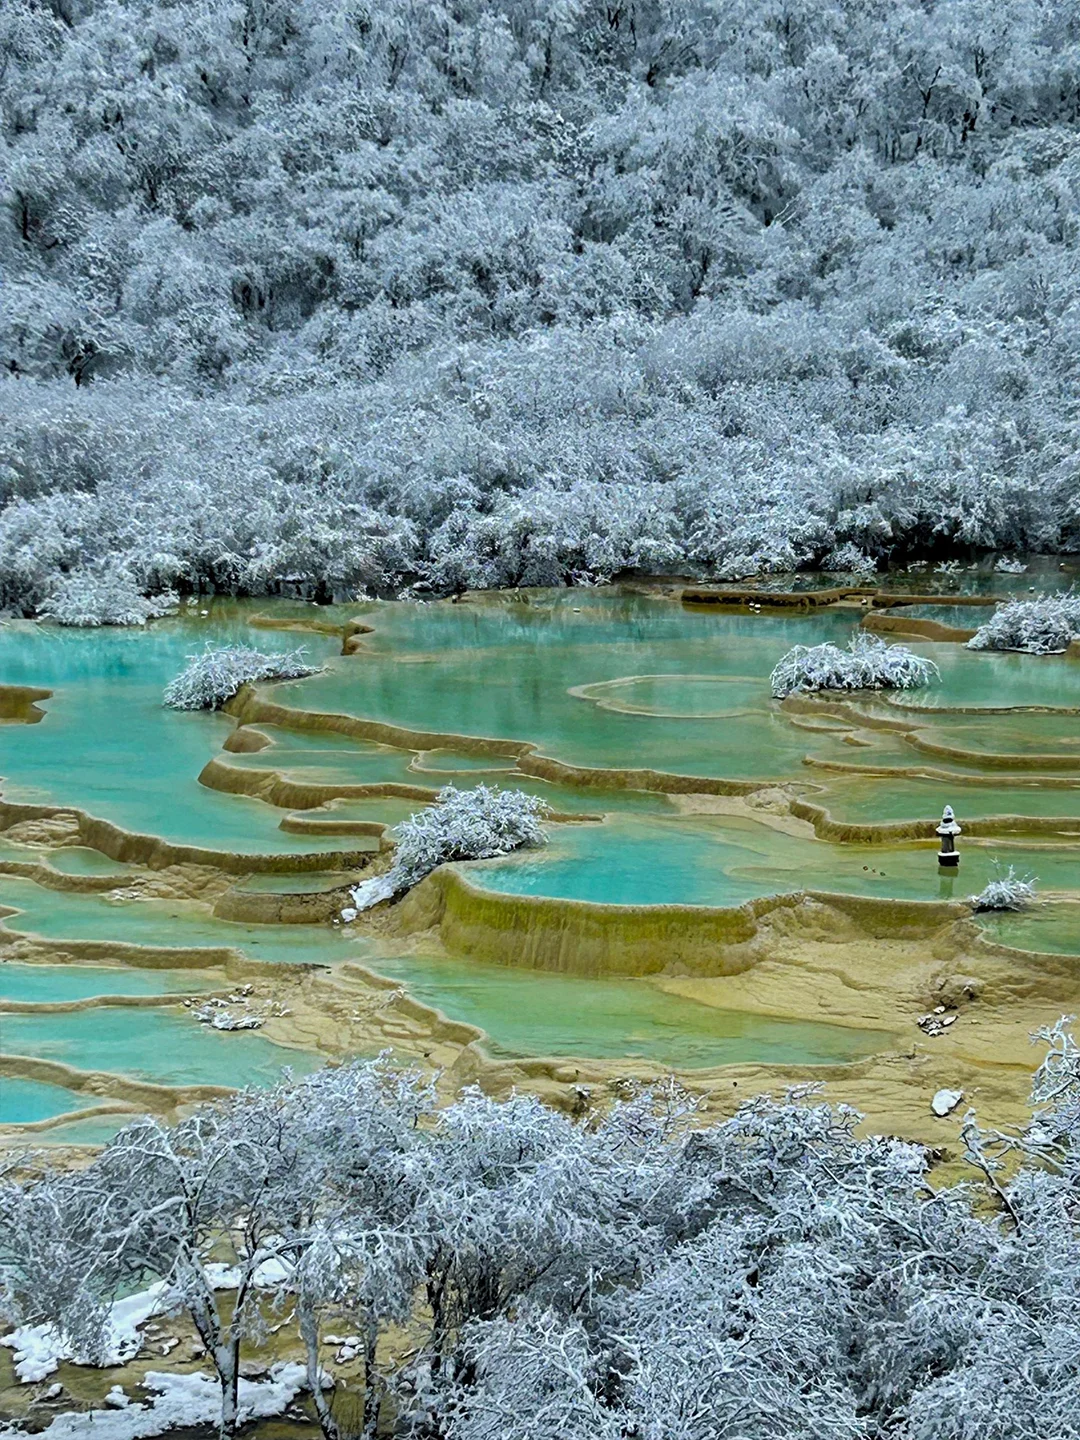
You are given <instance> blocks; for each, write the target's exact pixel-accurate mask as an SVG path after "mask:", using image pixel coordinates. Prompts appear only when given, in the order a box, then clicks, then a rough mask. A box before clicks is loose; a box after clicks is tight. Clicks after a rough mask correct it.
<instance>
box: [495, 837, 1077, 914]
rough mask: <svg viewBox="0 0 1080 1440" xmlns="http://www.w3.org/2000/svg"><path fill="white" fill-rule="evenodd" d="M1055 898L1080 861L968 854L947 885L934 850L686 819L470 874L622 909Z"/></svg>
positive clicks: (1019, 847)
mask: <svg viewBox="0 0 1080 1440" xmlns="http://www.w3.org/2000/svg"><path fill="white" fill-rule="evenodd" d="M1008 865H1014V866H1015V867H1016V869H1017V870H1019V871H1021V872H1023V873H1027V872H1031V873H1034V874H1036V875H1037V876H1038V877H1039V881H1040V885H1041V887H1042V888H1043V889H1046V890H1059V889H1078V890H1080V866H1078V864H1077V857H1076V851H1075V850H1074V849H1071V848H1068V847H1061V848H1056V849H1055V848H1049V847H1044V846H1038V845H1035V844H1029V845H1023V844H1011V843H1010V844H1005V843H998V842H994V844H993V845H981V844H980V845H975V844H969V845H967V846H965V848H964V853H963V858H962V861H961V867H960V873H959V874H958V875H955V876H954V875H945V876H943V875H942V872H941V871H940V870H939V867H938V864H937V858H936V853H935V848H934V846H933V845H929V846H925V845H923V846H917V845H910V846H904V847H901V846H893V847H886V846H880V845H873V846H869V845H868V846H860V845H844V846H836V845H829V844H827V843H825V842H823V841H806V840H802V839H800V838H795V837H793V836H790V835H786V834H784V833H783V832H781V831H777V830H773V829H770V828H768V827H766V826H764V825H760V824H757V823H755V822H753V821H750V820H741V819H727V818H725V819H723V820H718V819H714V818H712V817H704V816H702V817H688V818H683V819H679V820H663V821H653V822H644V821H639V820H636V819H635V818H634V817H616V818H614V819H612V820H610V821H608V822H607V823H606V824H605V825H603V826H561V827H559V828H558V829H557V830H556V831H555V832H554V833H553V839H552V842H551V844H550V845H548V846H546V847H544V848H543V849H539V850H533V851H527V852H525V851H522V852H518V853H517V854H516V855H511V856H508V857H506V858H505V859H502V860H487V861H478V862H475V863H473V864H470V865H469V866H468V867H467V869H468V874H469V877H470V879H471V880H472V882H473V883H474V884H478V885H481V886H483V887H484V888H485V889H488V890H497V891H502V892H505V893H509V894H514V895H549V896H556V897H561V898H564V899H570V900H588V901H593V902H597V903H608V904H622V905H724V906H726V905H738V904H741V903H742V902H743V901H744V900H747V899H750V898H752V897H754V896H760V895H774V894H778V893H787V892H790V891H796V890H831V891H836V892H840V893H843V894H849V895H874V896H879V897H889V896H894V897H898V898H902V899H906V900H938V899H941V898H949V899H952V898H955V899H962V898H963V897H964V896H965V895H968V894H970V893H974V892H977V891H979V890H981V889H982V888H983V886H984V885H985V884H986V883H987V881H988V880H990V879H992V878H993V877H994V875H995V874H996V873H997V871H998V868H999V867H1001V866H1008Z"/></svg>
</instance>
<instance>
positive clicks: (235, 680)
mask: <svg viewBox="0 0 1080 1440" xmlns="http://www.w3.org/2000/svg"><path fill="white" fill-rule="evenodd" d="M304 655H305V651H304V647H303V646H301V647H300V648H299V649H298V650H289V651H285V652H280V653H276V654H267V653H266V652H265V651H262V650H255V649H254V648H252V647H251V646H250V645H223V646H217V647H215V646H211V645H209V644H208V645H207V647H206V649H205V650H204V651H203V653H202V654H201V655H191V656H189V657H188V658H189V661H190V663H189V664H188V665H187V666H186V667H185V668H184V669H183V670H182V671H181V672H180V674H179V675H177V677H176V679H175V680H170V682H169V684H168V685H167V686H166V687H165V696H164V703H165V704H166V705H167V706H169V708H170V709H172V710H220V709H221V707H222V705H224V704H225V702H226V700H231V699H232V697H233V696H234V695H235V694H236V692H237V691H238V690H239V689H240V687H241V685H247V684H250V683H252V682H254V681H256V680H299V679H301V678H302V677H303V676H305V675H314V674H315V671H316V668H317V667H316V666H314V665H309V664H308V663H307V661H306V660H305V659H304Z"/></svg>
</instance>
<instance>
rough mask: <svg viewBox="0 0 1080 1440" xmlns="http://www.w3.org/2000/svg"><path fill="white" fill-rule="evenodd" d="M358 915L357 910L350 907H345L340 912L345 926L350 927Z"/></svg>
mask: <svg viewBox="0 0 1080 1440" xmlns="http://www.w3.org/2000/svg"><path fill="white" fill-rule="evenodd" d="M359 914H360V911H359V910H354V909H353V907H352V906H351V905H346V907H345V909H344V910H342V912H341V918H342V919H343V920H344V921H345V924H346V925H350V924H352V922H353V921H354V920H355V919H356V917H357V915H359Z"/></svg>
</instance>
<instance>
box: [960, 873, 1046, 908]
mask: <svg viewBox="0 0 1080 1440" xmlns="http://www.w3.org/2000/svg"><path fill="white" fill-rule="evenodd" d="M1034 901H1035V877H1034V875H1017V873H1016V871H1015V870H1014V869H1013V867H1012V866H1011V865H1010V866H1009V868H1008V870H1007V871H1006V872H1005V874H1004V875H995V876H994V878H993V880H991V881H989V882H988V883H987V884H986V886H985V887H984V888H983V889H982V890H981V891H980V892H979V894H978V895H972V897H971V900H970V904H971V908H972V909H973V910H1026V909H1027V908H1028V907H1029V906H1030V905H1032V904H1033V903H1034Z"/></svg>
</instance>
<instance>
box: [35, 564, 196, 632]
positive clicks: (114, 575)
mask: <svg viewBox="0 0 1080 1440" xmlns="http://www.w3.org/2000/svg"><path fill="white" fill-rule="evenodd" d="M176 603H177V597H176V596H175V595H174V594H173V593H172V591H166V592H165V593H164V594H162V595H151V596H147V595H144V594H143V593H142V590H141V589H140V588H139V585H138V584H137V583H136V581H135V580H134V579H133V577H132V576H131V575H129V574H128V573H127V571H125V570H114V571H109V570H73V571H72V572H71V573H70V574H69V575H65V576H63V577H62V579H60V580H59V581H58V583H57V584H56V585H55V587H54V588H53V591H52V594H51V595H49V597H48V598H47V599H46V600H45V601H44V602H43V603H42V605H41V606H40V607H39V609H38V614H39V615H40V616H41V617H42V618H43V619H48V620H55V621H56V623H57V624H58V625H78V626H95V625H145V624H146V622H147V621H148V620H155V619H157V618H158V617H159V616H161V615H167V614H169V612H170V611H171V610H173V609H174V608H175V606H176Z"/></svg>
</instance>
